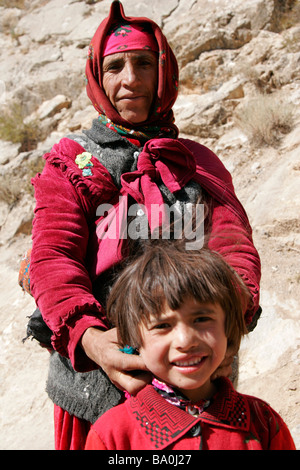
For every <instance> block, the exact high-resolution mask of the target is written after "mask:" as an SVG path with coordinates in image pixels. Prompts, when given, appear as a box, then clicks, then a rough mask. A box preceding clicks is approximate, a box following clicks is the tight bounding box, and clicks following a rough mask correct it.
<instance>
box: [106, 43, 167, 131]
mask: <svg viewBox="0 0 300 470" xmlns="http://www.w3.org/2000/svg"><path fill="white" fill-rule="evenodd" d="M157 69H158V60H157V54H156V53H155V52H151V51H143V50H138V51H130V52H120V53H117V54H111V55H109V56H106V57H104V60H103V64H102V74H103V75H102V76H103V79H102V81H103V88H104V91H105V93H106V95H107V97H108V98H109V100H110V102H111V103H112V105H113V106H114V107H115V108H116V110H117V111H118V113H119V114H120V116H121V117H122V118H123V119H125V120H126V121H129V122H131V123H132V124H139V123H142V122H144V121H146V120H147V119H148V117H149V113H150V110H151V106H152V104H153V101H154V99H155V97H156V92H157V75H158V72H157Z"/></svg>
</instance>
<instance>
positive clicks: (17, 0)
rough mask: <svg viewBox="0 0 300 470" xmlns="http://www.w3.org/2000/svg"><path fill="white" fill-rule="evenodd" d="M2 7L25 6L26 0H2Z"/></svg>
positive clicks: (21, 7) (0, 3) (0, 1)
mask: <svg viewBox="0 0 300 470" xmlns="http://www.w3.org/2000/svg"><path fill="white" fill-rule="evenodd" d="M0 7H4V8H20V10H22V9H23V8H25V0H0Z"/></svg>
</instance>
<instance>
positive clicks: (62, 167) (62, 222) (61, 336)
mask: <svg viewBox="0 0 300 470" xmlns="http://www.w3.org/2000/svg"><path fill="white" fill-rule="evenodd" d="M66 140H67V139H66ZM68 145H69V144H68V142H65V143H64V145H60V146H59V147H58V148H57V149H56V150H53V151H52V154H49V155H48V159H47V161H46V165H45V168H44V170H43V172H42V174H39V175H37V176H36V177H35V178H34V180H33V184H34V188H35V198H36V208H35V217H34V221H33V230H32V240H33V245H32V253H31V265H30V282H31V291H32V294H33V296H34V298H35V300H36V303H37V305H38V307H39V308H40V310H41V312H42V315H43V318H44V320H45V322H46V323H47V325H48V326H49V328H50V329H51V330H52V332H53V336H52V344H53V347H54V349H55V350H56V351H58V352H59V353H60V354H61V355H63V356H67V357H69V358H70V359H71V362H72V364H73V367H74V368H75V370H78V371H87V370H90V369H93V368H95V367H96V366H95V364H94V363H92V361H90V360H89V359H88V358H87V356H86V355H85V354H84V352H83V350H81V348H80V347H77V345H78V342H79V341H80V338H81V336H82V334H83V333H84V331H85V330H86V329H87V328H88V327H90V326H94V327H99V328H102V329H106V328H107V327H108V325H107V323H106V319H105V314H104V311H103V308H102V306H101V305H100V304H99V302H98V301H97V300H96V299H95V297H94V295H93V293H92V283H91V279H90V275H89V272H88V271H87V268H86V253H87V244H88V241H89V235H90V233H89V229H90V218H91V217H92V214H95V211H96V204H97V200H99V199H101V191H102V192H103V195H104V194H106V195H108V194H109V191H108V186H107V185H106V184H105V178H104V179H103V178H102V179H101V181H104V184H103V187H102V188H101V185H99V184H98V185H97V184H95V185H94V186H95V188H100V189H97V190H96V189H95V191H94V194H93V188H92V187H90V188H88V187H87V184H88V183H87V184H85V183H84V181H83V180H82V178H81V177H80V176H81V171H80V170H79V169H78V167H77V166H76V165H75V164H74V160H75V158H74V156H75V155H76V153H77V152H78V153H80V150H82V148H81V147H80V146H78V148H75V150H74V149H73V146H72V145H71V148H68ZM76 145H77V144H76ZM72 152H73V154H74V153H75V155H73V154H72ZM65 154H68V155H69V156H68V158H70V162H67V164H66V163H65V162H66V159H67V157H66V156H65ZM72 162H73V166H72ZM95 173H97V169H95ZM95 178H96V176H95ZM109 184H110V181H109V179H108V185H109ZM97 191H98V194H96V192H97ZM87 194H92V195H93V197H92V196H91V197H90V198H88V197H87ZM103 197H104V196H103Z"/></svg>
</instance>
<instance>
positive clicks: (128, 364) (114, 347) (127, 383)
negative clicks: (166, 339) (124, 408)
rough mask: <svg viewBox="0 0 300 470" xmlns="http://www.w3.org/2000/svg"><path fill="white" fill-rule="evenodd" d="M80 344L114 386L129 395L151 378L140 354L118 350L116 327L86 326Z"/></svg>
mask: <svg viewBox="0 0 300 470" xmlns="http://www.w3.org/2000/svg"><path fill="white" fill-rule="evenodd" d="M81 346H82V348H83V350H84V351H85V353H86V355H87V356H88V357H89V358H90V359H91V360H92V361H94V362H96V364H98V365H99V366H100V367H101V368H102V369H103V370H104V372H105V373H106V374H107V375H108V377H109V378H110V380H111V382H112V383H113V384H114V385H115V386H116V387H118V388H119V389H121V390H127V392H128V393H130V394H131V395H135V394H136V393H137V392H138V391H139V390H141V389H142V388H143V387H144V386H145V385H146V384H147V383H149V382H151V380H152V375H151V373H150V372H149V371H148V369H147V368H146V366H145V364H144V361H143V359H142V358H141V357H140V356H137V355H131V354H124V353H123V352H121V351H120V345H119V343H118V338H117V330H116V328H112V329H111V330H107V331H102V330H99V329H97V328H88V329H87V330H86V331H85V332H84V334H83V336H82V339H81Z"/></svg>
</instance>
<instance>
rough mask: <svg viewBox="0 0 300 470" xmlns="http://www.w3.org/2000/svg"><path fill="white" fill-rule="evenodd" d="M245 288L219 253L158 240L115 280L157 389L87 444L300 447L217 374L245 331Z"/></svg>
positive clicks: (124, 316)
mask: <svg viewBox="0 0 300 470" xmlns="http://www.w3.org/2000/svg"><path fill="white" fill-rule="evenodd" d="M247 301H248V291H247V290H246V288H245V287H244V285H243V283H242V281H241V280H240V278H239V277H238V276H237V274H236V273H235V272H234V271H233V270H232V269H231V268H230V267H229V266H228V265H227V264H226V262H225V261H224V260H223V259H222V258H221V257H220V256H219V255H217V254H216V253H213V252H211V251H209V250H206V249H203V250H200V251H185V250H184V249H183V248H182V247H181V246H180V245H179V244H175V243H170V242H165V243H163V242H162V241H160V244H155V243H153V242H152V244H151V243H150V244H149V245H148V247H147V248H146V250H145V252H144V253H143V254H142V255H140V256H138V257H137V258H136V259H135V261H134V262H133V263H131V264H129V265H128V266H127V267H126V268H125V270H124V271H123V273H122V275H121V276H120V277H119V279H118V280H117V282H116V283H115V285H114V287H113V289H112V291H111V294H110V297H109V301H108V307H107V309H108V316H109V319H110V321H111V322H112V324H113V325H114V326H117V328H118V332H119V340H120V344H122V345H123V346H125V345H126V344H130V345H131V346H132V347H133V348H135V349H136V351H138V353H139V354H140V355H141V356H142V358H143V360H144V361H145V364H146V366H147V367H148V369H149V370H150V371H151V372H152V373H153V381H152V384H151V385H147V386H146V387H145V388H144V389H143V390H142V391H140V392H139V393H138V394H137V395H136V396H131V397H129V399H128V400H127V401H126V402H124V403H123V404H120V405H118V406H117V407H115V408H113V409H111V410H109V411H108V412H106V413H105V414H104V415H103V416H102V417H101V418H99V419H98V421H97V422H96V423H95V424H94V425H93V426H92V428H91V430H90V432H89V435H88V439H87V443H86V450H93V449H94V450H95V449H99V450H100V449H101V450H145V449H149V450H163V449H165V450H180V449H185V450H197V449H214V450H222V449H224V450H225V449H230V450H247V449H248V450H267V449H277V450H285V449H295V445H294V443H293V440H292V437H291V435H290V432H289V430H288V428H287V426H286V425H285V423H284V422H283V420H282V419H281V417H280V416H279V415H278V414H277V413H276V412H275V411H274V410H272V409H271V407H270V406H269V405H268V404H267V403H265V402H263V401H262V400H260V399H258V398H254V397H250V396H246V395H242V394H240V393H238V392H236V391H235V390H234V388H233V386H232V384H231V382H230V381H229V380H228V379H226V378H221V379H217V380H215V381H212V380H211V376H212V374H213V372H214V371H215V370H216V369H217V368H218V366H219V365H220V363H221V362H222V361H223V359H224V357H225V355H226V351H227V348H228V347H229V346H235V347H236V348H238V346H239V344H240V340H241V337H242V335H243V334H244V333H246V329H245V324H244V315H243V314H244V309H245V308H246V305H247Z"/></svg>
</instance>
